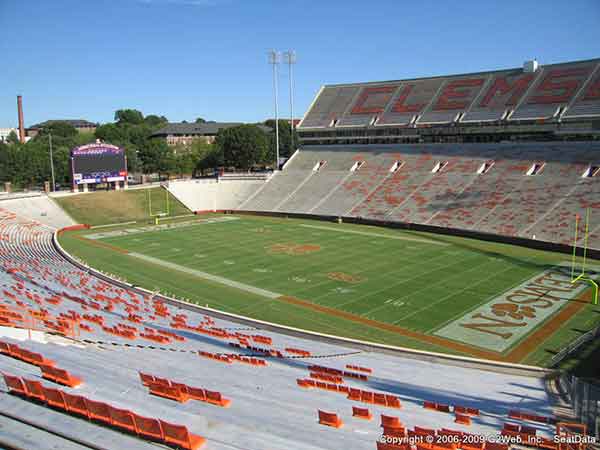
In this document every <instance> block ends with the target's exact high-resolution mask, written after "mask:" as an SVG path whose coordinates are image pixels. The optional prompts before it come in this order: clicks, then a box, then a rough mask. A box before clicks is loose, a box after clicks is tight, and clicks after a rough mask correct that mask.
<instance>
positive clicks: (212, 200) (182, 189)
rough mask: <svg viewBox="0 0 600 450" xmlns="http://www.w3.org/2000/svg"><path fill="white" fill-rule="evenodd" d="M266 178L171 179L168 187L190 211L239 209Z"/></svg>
mask: <svg viewBox="0 0 600 450" xmlns="http://www.w3.org/2000/svg"><path fill="white" fill-rule="evenodd" d="M264 183H265V180H261V179H257V180H254V179H248V180H229V179H221V180H219V181H217V180H215V179H207V180H202V179H201V180H187V181H171V182H169V185H168V187H167V189H168V190H169V192H171V194H173V195H174V196H175V197H176V198H177V199H178V200H179V201H180V202H181V203H183V204H184V205H185V206H186V207H187V208H188V209H189V210H190V211H222V210H226V209H237V208H238V207H239V206H240V205H241V204H242V203H243V202H244V201H245V200H246V199H247V198H248V197H249V196H251V195H252V194H254V193H255V192H256V191H257V190H258V189H260V188H261V187H262V185H263V184H264Z"/></svg>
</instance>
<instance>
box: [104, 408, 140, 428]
mask: <svg viewBox="0 0 600 450" xmlns="http://www.w3.org/2000/svg"><path fill="white" fill-rule="evenodd" d="M109 412H110V419H111V421H112V424H113V425H114V426H116V427H119V428H123V429H125V430H129V431H131V432H133V433H137V428H136V427H135V421H134V420H133V413H132V412H131V411H129V410H127V409H120V408H115V407H114V406H109Z"/></svg>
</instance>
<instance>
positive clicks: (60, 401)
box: [42, 386, 67, 410]
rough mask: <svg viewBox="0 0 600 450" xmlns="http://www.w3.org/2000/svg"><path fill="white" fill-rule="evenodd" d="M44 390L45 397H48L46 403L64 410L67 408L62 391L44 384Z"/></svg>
mask: <svg viewBox="0 0 600 450" xmlns="http://www.w3.org/2000/svg"><path fill="white" fill-rule="evenodd" d="M42 391H43V392H44V397H45V398H46V403H48V405H50V406H54V407H55V408H60V409H64V410H66V409H67V403H66V401H65V397H64V396H63V393H62V391H60V390H58V389H53V388H49V387H46V386H42Z"/></svg>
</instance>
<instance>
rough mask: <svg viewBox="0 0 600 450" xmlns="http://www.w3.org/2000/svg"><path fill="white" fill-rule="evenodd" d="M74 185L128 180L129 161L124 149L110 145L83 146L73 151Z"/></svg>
mask: <svg viewBox="0 0 600 450" xmlns="http://www.w3.org/2000/svg"><path fill="white" fill-rule="evenodd" d="M71 174H72V177H73V184H75V185H79V184H94V183H108V182H112V181H124V180H126V178H127V159H126V158H125V151H124V150H123V149H122V148H119V147H116V146H114V145H110V144H104V143H96V144H88V145H82V146H80V147H75V148H74V149H72V150H71Z"/></svg>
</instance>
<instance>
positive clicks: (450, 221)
mask: <svg viewBox="0 0 600 450" xmlns="http://www.w3.org/2000/svg"><path fill="white" fill-rule="evenodd" d="M599 150H600V144H598V143H594V142H583V143H522V144H508V143H507V144H454V145H452V144H434V145H404V146H400V145H396V146H394V145H387V146H386V145H380V146H377V147H376V148H373V149H371V147H367V146H352V147H351V148H348V147H347V146H318V147H317V146H315V147H304V148H303V149H302V150H300V151H299V153H298V155H297V156H296V158H294V160H293V161H291V163H290V164H289V165H288V166H287V167H286V169H285V170H284V171H282V172H281V173H278V174H277V175H275V176H274V177H273V179H272V180H271V181H270V182H269V183H268V189H267V187H265V189H263V190H261V191H259V192H258V193H257V195H256V196H255V197H254V198H252V199H250V200H249V201H247V202H245V203H243V204H242V207H241V209H244V210H249V211H269V210H270V211H283V212H299V213H311V214H323V215H330V216H347V217H364V218H370V219H379V220H386V221H398V222H409V223H419V224H428V225H436V226H440V227H450V228H458V229H468V230H477V231H483V232H487V233H493V234H501V235H507V236H520V237H527V238H534V239H538V240H544V241H548V242H558V243H564V244H569V243H570V240H571V239H572V236H573V234H574V228H573V227H574V214H575V213H578V214H580V215H582V216H583V214H584V213H585V208H586V207H588V206H589V207H591V208H592V223H593V224H594V223H595V224H598V220H599V219H600V213H599V211H598V208H599V207H600V204H598V203H597V202H595V201H593V200H592V199H594V198H598V193H599V190H600V186H599V183H598V178H597V177H583V175H584V173H585V172H586V171H587V170H588V168H590V166H591V167H596V161H597V156H596V155H597V152H598V151H599ZM321 161H326V162H327V163H326V164H325V165H323V167H322V168H321V169H320V170H319V171H318V172H316V171H314V170H313V169H314V167H315V165H317V164H318V163H319V162H321ZM357 162H360V163H362V165H361V166H360V168H359V169H358V170H355V171H352V170H351V168H352V167H354V165H355V164H356V163H357ZM396 166H398V168H397V170H395V171H393V169H394V168H395V167H396ZM530 171H533V173H532V174H529V175H528V173H529V172H530ZM596 226H597V225H596ZM598 237H599V234H598V233H597V232H594V231H593V232H592V233H591V234H590V245H591V246H592V247H594V248H598V247H599V246H600V241H599V240H598Z"/></svg>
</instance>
